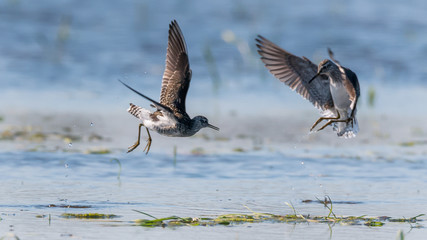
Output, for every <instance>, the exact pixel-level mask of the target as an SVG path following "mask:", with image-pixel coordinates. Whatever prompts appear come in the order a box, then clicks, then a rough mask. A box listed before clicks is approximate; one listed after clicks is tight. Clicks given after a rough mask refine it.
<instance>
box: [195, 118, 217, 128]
mask: <svg viewBox="0 0 427 240" xmlns="http://www.w3.org/2000/svg"><path fill="white" fill-rule="evenodd" d="M205 127H209V128H212V129H214V130H217V131H219V128H218V127H215V126H214V125H211V124H209V122H208V119H207V118H206V117H204V116H196V117H194V118H193V128H194V129H197V130H199V129H201V128H205Z"/></svg>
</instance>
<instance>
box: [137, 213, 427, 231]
mask: <svg viewBox="0 0 427 240" xmlns="http://www.w3.org/2000/svg"><path fill="white" fill-rule="evenodd" d="M146 215H148V214H146ZM423 215H424V214H420V215H418V216H415V217H412V218H409V219H407V218H399V219H394V218H390V217H365V216H360V217H354V216H348V217H343V216H334V217H328V216H310V215H301V214H298V215H297V214H289V215H275V214H269V213H255V212H254V213H251V214H225V215H220V216H218V217H215V218H191V217H185V218H183V217H177V216H171V217H167V218H156V219H152V220H147V219H138V220H136V221H135V223H136V224H137V225H139V226H143V227H176V226H217V225H225V226H228V225H235V224H242V223H262V222H271V223H327V224H331V223H339V224H342V225H365V226H369V227H381V226H383V225H384V224H385V223H386V222H401V223H417V222H419V221H422V220H419V219H417V218H418V217H420V216H423Z"/></svg>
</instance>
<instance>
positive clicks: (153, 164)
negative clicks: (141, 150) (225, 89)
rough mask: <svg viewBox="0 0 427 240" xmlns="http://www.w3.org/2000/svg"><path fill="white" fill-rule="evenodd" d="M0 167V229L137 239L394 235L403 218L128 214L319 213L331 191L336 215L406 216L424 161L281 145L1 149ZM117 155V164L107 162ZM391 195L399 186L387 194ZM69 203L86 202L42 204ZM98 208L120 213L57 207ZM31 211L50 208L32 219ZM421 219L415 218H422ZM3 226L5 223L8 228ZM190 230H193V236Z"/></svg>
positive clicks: (421, 183) (416, 235)
mask: <svg viewBox="0 0 427 240" xmlns="http://www.w3.org/2000/svg"><path fill="white" fill-rule="evenodd" d="M1 157H2V159H3V161H2V168H1V170H0V171H1V172H0V176H1V181H2V185H1V187H0V192H1V193H2V194H1V196H0V202H1V205H0V211H1V213H2V215H1V217H2V222H1V224H0V226H1V230H0V231H1V232H3V233H5V232H8V231H9V230H10V228H12V229H13V232H14V233H15V234H16V235H17V236H19V237H20V238H21V239H34V238H39V239H40V238H49V239H55V238H58V237H60V236H63V237H66V236H68V234H71V235H72V236H73V237H75V238H77V239H94V238H96V239H100V238H109V236H111V234H113V235H114V236H120V238H123V239H130V238H135V237H139V236H140V234H143V236H145V237H147V238H149V239H152V238H156V237H160V236H161V237H162V238H181V237H182V238H183V237H185V238H190V239H196V238H204V239H212V238H217V237H218V236H223V235H224V236H227V237H233V238H234V237H237V238H247V237H254V236H255V237H256V238H267V237H274V238H276V237H280V236H282V237H283V236H289V237H292V238H296V239H298V238H301V237H307V238H313V237H316V238H320V239H329V237H330V234H332V236H333V239H360V238H364V236H367V234H368V235H369V236H371V237H373V238H375V239H393V238H394V236H396V234H397V232H398V230H400V229H401V230H403V231H404V232H405V233H406V232H409V231H410V230H411V229H410V225H409V224H408V223H386V224H385V225H384V226H383V227H379V228H369V227H366V226H341V225H339V224H336V225H334V226H331V230H330V229H329V227H328V225H327V224H319V223H318V224H316V223H313V224H296V225H294V224H285V223H282V224H278V223H256V224H250V223H247V224H241V225H234V226H232V227H223V226H217V227H178V228H172V229H169V228H166V229H163V228H159V229H151V228H149V229H142V228H141V227H137V226H132V224H133V223H132V222H131V221H132V220H135V219H138V218H147V217H146V216H144V215H142V214H139V213H137V212H134V211H133V209H135V210H139V211H143V212H147V213H149V214H151V215H154V216H156V217H158V218H160V217H167V216H172V215H177V216H182V217H187V216H190V217H202V216H217V215H219V214H227V213H250V212H249V211H248V210H247V209H246V208H245V207H244V206H247V207H249V208H250V209H252V210H253V211H256V212H268V213H274V214H291V213H292V210H291V209H290V208H289V207H288V206H287V205H286V204H285V202H291V203H292V204H293V205H294V207H295V208H296V209H297V211H298V212H299V213H301V214H310V215H327V214H328V212H329V210H327V209H325V208H324V207H323V206H322V205H321V204H318V203H303V202H302V200H307V199H310V200H316V197H318V198H323V197H324V196H325V195H328V196H331V197H332V201H333V202H335V204H334V206H333V210H334V213H335V214H337V215H357V216H361V215H371V216H393V217H402V216H404V217H407V218H410V217H413V216H416V215H418V214H420V213H423V211H424V210H425V209H426V206H427V205H426V203H425V201H424V199H425V197H424V196H425V189H427V178H426V175H425V171H424V169H425V167H426V162H425V161H417V162H405V161H392V162H389V161H370V160H363V159H348V158H330V159H328V158H309V159H305V158H292V157H288V156H286V155H284V154H282V153H271V154H249V153H238V154H227V155H212V156H195V155H178V156H177V159H176V162H175V163H174V160H173V157H171V156H165V155H159V154H150V155H148V156H145V155H143V154H134V155H133V156H131V155H125V154H111V155H87V154H72V153H65V154H64V153H37V152H35V153H31V152H28V153H22V152H21V153H2V154H1ZM112 159H118V160H119V161H120V163H121V169H120V167H119V164H118V162H117V161H116V160H112ZM396 193H398V194H396ZM49 205H56V206H61V205H65V206H67V205H71V206H76V207H77V206H80V207H88V208H61V207H48V206H49ZM87 212H98V213H105V214H116V215H119V216H121V217H120V218H117V219H114V220H113V221H102V220H98V221H88V220H86V221H85V220H73V219H64V218H61V217H59V215H60V214H62V213H87ZM36 215H46V216H48V215H50V216H51V220H50V222H49V220H48V218H47V217H45V218H36ZM421 224H422V225H424V224H423V223H422V222H421ZM10 225H12V226H10ZM194 234H196V235H194ZM425 234H426V231H425V229H412V230H411V231H410V232H409V233H408V234H407V239H421V237H422V236H425Z"/></svg>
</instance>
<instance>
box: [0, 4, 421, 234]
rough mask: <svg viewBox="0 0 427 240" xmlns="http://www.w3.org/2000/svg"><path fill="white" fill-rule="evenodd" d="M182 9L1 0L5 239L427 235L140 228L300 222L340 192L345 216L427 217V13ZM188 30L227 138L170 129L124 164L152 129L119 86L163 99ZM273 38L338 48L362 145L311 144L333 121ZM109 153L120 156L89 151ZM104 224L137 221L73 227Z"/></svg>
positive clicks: (200, 93) (200, 107) (0, 155)
mask: <svg viewBox="0 0 427 240" xmlns="http://www.w3.org/2000/svg"><path fill="white" fill-rule="evenodd" d="M165 3H166V2H164V1H135V0H124V1H121V2H120V5H117V4H116V2H115V1H99V2H96V1H90V2H82V1H70V0H60V1H49V0H43V1H37V4H34V3H33V2H32V1H26V0H10V1H0V32H1V33H2V34H1V37H0V83H1V88H0V98H1V101H0V130H1V136H0V148H1V152H0V164H1V167H0V181H1V182H2V184H1V185H0V214H1V215H0V217H1V220H0V238H1V237H2V236H5V235H7V234H9V235H10V234H16V236H18V237H19V238H20V239H58V238H59V239H61V238H64V239H67V238H73V239H118V238H120V239H133V238H138V239H139V238H144V239H159V238H160V239H184V238H185V239H218V238H226V239H267V238H272V239H283V238H291V239H306V238H307V239H367V238H370V239H394V238H395V237H396V236H397V233H398V231H399V230H402V231H403V232H404V234H405V239H423V238H425V236H426V235H427V231H426V229H425V222H423V221H421V222H419V224H412V226H418V227H420V228H411V225H410V224H408V223H390V222H386V224H385V225H384V226H382V227H367V226H364V225H352V226H345V225H340V224H333V225H332V224H331V225H328V224H324V223H310V224H307V223H301V224H288V223H271V222H263V223H253V224H250V223H245V224H237V225H233V226H215V227H177V228H143V227H139V226H135V223H134V222H133V220H135V219H140V218H148V217H147V216H145V215H142V214H140V213H137V212H135V211H133V210H138V211H143V212H146V213H149V214H151V215H153V216H156V217H158V218H160V217H168V216H172V215H177V216H180V217H202V216H212V217H215V216H218V215H220V214H226V213H250V211H249V210H248V209H247V208H246V207H245V206H247V207H248V208H250V209H251V210H253V211H256V212H267V213H273V214H292V213H293V211H292V209H290V208H289V207H288V206H287V205H286V204H285V202H288V203H292V204H293V206H294V207H295V209H296V210H297V211H298V212H299V213H301V214H310V215H313V216H314V215H322V216H327V215H328V213H329V210H328V209H326V208H324V206H323V205H322V204H320V203H304V202H303V201H304V200H316V198H319V199H323V198H324V197H325V196H326V195H327V196H329V197H330V198H331V199H332V201H333V203H334V205H333V211H334V213H335V214H336V215H338V216H341V215H343V216H348V215H351V216H362V215H369V216H390V217H393V218H401V217H405V218H410V217H414V216H417V215H419V214H427V212H426V209H427V201H426V200H427V197H426V196H427V195H426V194H427V193H426V189H427V177H426V174H425V169H426V167H427V157H426V156H427V150H426V143H427V126H426V125H425V119H426V118H427V114H426V112H425V110H424V109H425V106H424V105H425V104H424V103H425V102H426V101H427V85H426V84H425V77H426V76H427V70H426V67H425V66H427V58H426V57H425V56H426V53H427V47H426V46H427V41H426V39H427V36H426V33H427V31H426V30H427V21H426V19H427V18H426V16H427V7H426V3H425V1H421V0H410V1H405V2H402V1H397V0H396V1H387V2H383V1H340V0H329V1H322V2H318V1H314V0H304V1H294V0H290V1H270V2H268V3H266V2H265V1H263V0H262V1H261V0H259V1H258V0H250V1H227V0H220V1H211V2H209V3H205V2H202V1H194V0H181V1H176V2H174V3H173V4H171V3H169V2H168V4H165ZM172 19H177V20H178V22H179V24H180V26H181V28H182V30H183V32H184V35H185V38H186V41H187V45H188V48H189V55H190V56H189V57H190V63H191V67H192V70H193V80H192V83H191V88H190V90H189V95H188V98H187V101H188V102H187V109H188V111H189V113H190V115H191V116H194V115H198V114H202V115H205V116H207V117H208V118H209V120H210V122H211V123H212V124H214V125H218V126H219V127H220V128H221V131H220V132H213V131H210V130H206V129H204V130H202V131H200V133H199V134H197V135H196V136H195V137H192V138H186V139H173V138H166V137H161V136H159V135H157V134H153V146H152V149H151V152H150V154H148V155H145V154H143V153H142V150H141V149H137V150H136V151H135V152H133V153H131V154H125V152H126V148H127V147H128V146H129V145H130V144H132V143H133V141H135V137H136V129H137V121H136V119H134V118H133V117H132V116H130V115H129V114H128V113H127V112H126V111H125V109H126V108H127V106H128V104H129V102H134V103H138V104H141V105H142V106H148V103H147V102H144V101H143V100H141V99H140V98H139V97H138V96H136V95H134V94H132V93H130V92H129V91H128V89H126V88H125V87H123V86H121V84H120V83H119V82H118V81H117V79H122V80H123V81H125V82H127V83H129V84H130V85H132V86H133V87H135V88H136V89H138V90H141V92H143V93H146V94H147V95H149V96H152V97H153V98H154V99H156V98H157V97H156V96H158V93H159V87H160V81H161V75H162V73H163V68H164V56H165V53H166V46H167V42H166V41H167V29H168V24H169V22H170V21H171V20H172ZM257 34H262V35H263V36H265V37H267V38H269V39H271V40H272V41H274V42H276V43H277V44H278V45H280V46H282V47H283V48H285V49H286V50H289V51H290V52H292V53H294V54H296V55H299V56H307V57H309V58H310V59H312V60H313V61H314V62H319V61H320V60H321V59H323V58H325V57H327V53H326V48H327V47H331V48H332V50H334V52H335V55H336V58H337V59H339V60H340V61H341V63H342V64H343V65H344V66H347V67H349V68H351V69H352V70H354V71H355V72H356V73H357V75H358V77H359V80H360V84H361V93H362V97H361V99H360V103H359V111H358V117H359V124H360V128H361V131H360V133H359V135H358V136H357V138H356V139H352V140H343V139H338V138H337V137H336V136H335V135H334V133H333V132H332V131H331V130H330V129H326V130H325V131H322V132H320V133H317V134H311V135H308V134H307V133H308V129H309V127H310V126H311V124H312V123H313V122H314V121H315V120H316V119H317V117H318V114H317V111H316V110H314V109H313V108H312V106H311V105H310V104H309V103H308V102H306V101H305V100H303V99H301V97H300V96H297V94H295V93H293V92H291V91H290V90H289V89H288V88H287V87H286V86H283V84H282V83H280V82H279V81H277V80H276V79H274V77H273V76H271V75H270V74H269V73H268V72H267V70H266V69H265V68H264V67H263V66H262V64H261V62H260V61H259V57H258V55H257V53H256V47H255V45H254V38H255V37H256V35H257ZM369 91H371V92H372V91H373V92H374V93H375V94H374V99H373V100H374V101H373V104H370V103H369V97H368V96H369ZM8 134H11V135H8ZM70 143H71V144H70ZM174 148H175V149H177V153H178V154H177V156H176V159H174V156H173V155H174V154H173V151H174V150H173V149H174ZM97 150H101V151H103V150H107V152H108V153H107V154H86V153H85V152H91V151H92V152H93V151H97ZM66 206H71V208H67V207H66ZM81 207H84V208H81ZM88 212H92V213H93V212H97V213H105V214H116V215H119V216H120V218H116V219H112V220H78V219H65V218H62V217H60V215H61V214H62V213H88ZM39 215H43V216H44V217H42V218H40V217H38V216H39ZM49 216H50V219H49ZM420 219H422V220H425V219H426V217H425V216H423V217H420Z"/></svg>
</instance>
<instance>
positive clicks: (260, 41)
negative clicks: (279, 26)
mask: <svg viewBox="0 0 427 240" xmlns="http://www.w3.org/2000/svg"><path fill="white" fill-rule="evenodd" d="M255 40H256V42H257V44H256V45H257V47H258V53H259V54H260V55H261V60H262V62H263V63H264V64H265V67H266V68H267V69H268V70H269V71H270V72H271V73H272V74H273V75H274V76H275V77H276V78H278V79H279V80H280V81H281V82H283V83H285V84H286V85H288V86H289V87H290V88H291V89H292V90H294V91H296V92H297V93H299V94H300V95H301V96H303V97H304V98H305V99H307V100H309V101H310V102H311V103H312V104H313V105H314V106H315V107H316V108H318V109H320V110H321V115H322V116H321V117H320V118H319V119H318V120H317V121H316V122H315V123H314V124H313V126H312V127H311V129H310V132H311V131H312V130H313V129H314V128H315V127H316V126H317V125H318V124H319V123H321V122H322V121H323V120H326V121H327V122H326V123H325V124H324V125H323V126H322V127H320V128H319V129H318V130H317V131H320V130H323V129H324V128H326V127H327V126H329V125H332V126H333V130H334V131H336V132H337V135H338V136H339V137H345V138H351V137H355V136H356V133H357V132H358V131H359V126H358V123H357V119H356V112H357V109H356V107H357V106H356V105H357V101H358V99H359V96H360V87H359V81H358V80H357V76H356V74H355V73H354V72H352V71H351V70H350V69H348V68H345V67H343V66H341V64H340V63H339V62H338V61H337V60H336V59H335V58H334V54H333V52H332V51H331V50H330V49H328V53H329V57H330V59H331V60H332V61H331V60H329V59H325V60H323V61H321V62H320V63H319V66H316V65H315V64H314V63H312V62H311V61H310V60H309V59H307V58H306V57H303V58H300V57H297V56H295V55H293V54H291V53H289V52H287V51H285V50H284V49H282V48H280V47H279V46H277V45H276V44H274V43H272V42H271V41H269V40H267V39H266V38H264V37H262V36H260V35H258V38H257V39H255Z"/></svg>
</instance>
